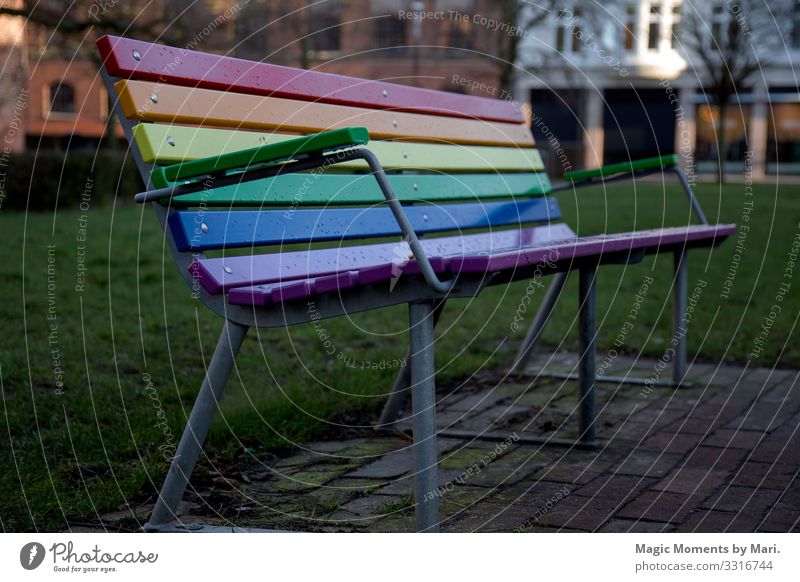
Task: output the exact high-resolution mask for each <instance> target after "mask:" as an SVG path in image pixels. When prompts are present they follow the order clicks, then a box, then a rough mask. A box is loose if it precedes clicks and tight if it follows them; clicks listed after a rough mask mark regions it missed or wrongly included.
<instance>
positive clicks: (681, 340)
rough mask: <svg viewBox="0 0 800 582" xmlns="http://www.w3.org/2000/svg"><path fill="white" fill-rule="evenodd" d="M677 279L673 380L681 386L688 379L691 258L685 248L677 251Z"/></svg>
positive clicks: (673, 322) (674, 311)
mask: <svg viewBox="0 0 800 582" xmlns="http://www.w3.org/2000/svg"><path fill="white" fill-rule="evenodd" d="M674 261H675V279H674V281H673V282H672V284H673V285H674V288H673V290H672V293H673V300H672V337H673V338H674V339H675V355H674V356H673V359H672V381H673V383H674V384H675V386H678V387H680V386H681V385H682V384H684V383H685V380H686V333H687V330H686V329H683V321H684V318H685V317H686V306H687V300H688V284H689V283H688V278H689V274H688V270H689V269H688V267H689V260H688V255H687V253H686V250H685V249H680V250H678V251H675V256H674Z"/></svg>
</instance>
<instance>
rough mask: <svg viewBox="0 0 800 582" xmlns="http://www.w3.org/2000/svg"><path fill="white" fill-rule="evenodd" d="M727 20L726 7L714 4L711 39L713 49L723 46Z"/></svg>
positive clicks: (712, 8)
mask: <svg viewBox="0 0 800 582" xmlns="http://www.w3.org/2000/svg"><path fill="white" fill-rule="evenodd" d="M727 20H728V16H727V14H725V7H724V6H723V5H722V4H720V3H716V4H714V6H712V7H711V38H710V39H709V42H710V43H711V47H712V48H714V47H716V46H718V45H720V44H722V31H723V30H724V27H725V23H726V22H727Z"/></svg>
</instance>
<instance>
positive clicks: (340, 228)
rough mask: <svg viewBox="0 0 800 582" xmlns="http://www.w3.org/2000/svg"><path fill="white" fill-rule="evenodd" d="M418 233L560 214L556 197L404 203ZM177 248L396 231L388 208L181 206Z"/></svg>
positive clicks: (173, 223)
mask: <svg viewBox="0 0 800 582" xmlns="http://www.w3.org/2000/svg"><path fill="white" fill-rule="evenodd" d="M406 213H407V215H408V218H409V220H410V221H411V224H412V226H413V227H414V230H415V231H416V232H417V234H426V233H434V232H445V231H452V230H466V229H473V228H490V227H500V226H509V225H519V224H525V223H534V222H547V221H553V220H558V219H559V218H560V217H561V213H560V210H559V208H558V203H557V201H556V200H555V199H554V198H533V199H524V200H511V201H504V202H491V203H486V204H481V203H477V202H473V203H469V204H447V205H441V206H430V205H419V206H409V207H406ZM169 223H170V228H171V229H172V233H173V236H174V237H175V243H176V245H177V246H178V249H179V250H181V251H206V250H212V249H221V248H237V247H250V246H269V245H275V244H292V243H311V242H324V241H340V240H352V239H362V238H372V237H386V236H395V235H400V234H401V232H400V228H399V226H398V225H397V222H396V221H395V218H394V215H393V214H392V212H391V210H390V209H389V208H387V207H385V206H380V207H377V206H376V207H372V208H323V209H302V210H233V211H208V210H205V211H202V210H201V211H197V210H191V211H190V210H181V211H177V212H174V213H172V215H171V216H170V218H169Z"/></svg>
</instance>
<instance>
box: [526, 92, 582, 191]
mask: <svg viewBox="0 0 800 582" xmlns="http://www.w3.org/2000/svg"><path fill="white" fill-rule="evenodd" d="M531 110H532V114H533V119H532V120H531V132H532V133H533V138H534V139H535V140H536V147H538V148H539V151H540V152H541V154H542V159H543V160H544V164H545V168H546V169H547V173H548V174H550V175H551V176H561V175H562V174H563V173H564V172H567V171H569V170H572V169H575V162H576V160H580V144H581V143H582V139H583V136H582V135H581V133H580V131H579V123H578V120H579V118H580V113H581V108H580V92H579V91H577V90H573V89H553V90H551V89H532V90H531Z"/></svg>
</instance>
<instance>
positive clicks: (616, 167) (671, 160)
mask: <svg viewBox="0 0 800 582" xmlns="http://www.w3.org/2000/svg"><path fill="white" fill-rule="evenodd" d="M676 165H678V156H676V155H675V154H669V155H667V156H658V157H655V158H645V159H642V160H633V161H630V162H620V163H619V164H609V165H608V166H603V167H601V168H593V169H591V170H573V171H571V172H567V173H565V174H564V179H565V180H567V181H569V182H581V181H583V180H592V179H594V178H606V177H608V176H615V175H617V174H632V173H634V172H638V171H641V170H661V169H664V168H671V167H673V166H676Z"/></svg>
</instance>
